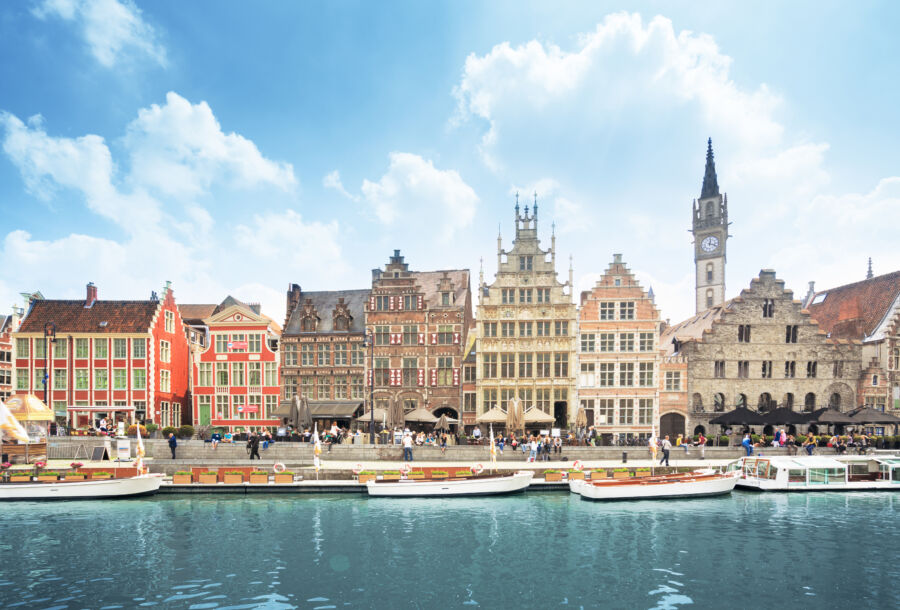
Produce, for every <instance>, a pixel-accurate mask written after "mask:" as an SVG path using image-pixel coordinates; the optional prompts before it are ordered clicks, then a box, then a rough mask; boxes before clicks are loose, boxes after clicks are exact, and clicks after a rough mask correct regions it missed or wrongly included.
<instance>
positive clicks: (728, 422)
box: [709, 407, 766, 426]
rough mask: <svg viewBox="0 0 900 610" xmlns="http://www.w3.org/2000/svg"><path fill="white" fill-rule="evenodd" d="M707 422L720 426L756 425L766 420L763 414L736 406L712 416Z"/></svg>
mask: <svg viewBox="0 0 900 610" xmlns="http://www.w3.org/2000/svg"><path fill="white" fill-rule="evenodd" d="M709 423H711V424H718V425H721V426H737V425H745V426H758V425H760V424H765V423H766V422H765V420H764V419H763V416H762V415H760V414H759V413H757V412H756V411H751V410H750V409H748V408H747V407H738V408H737V409H735V410H734V411H728V412H727V413H722V414H721V415H719V416H718V417H714V418H713V419H711V420H709Z"/></svg>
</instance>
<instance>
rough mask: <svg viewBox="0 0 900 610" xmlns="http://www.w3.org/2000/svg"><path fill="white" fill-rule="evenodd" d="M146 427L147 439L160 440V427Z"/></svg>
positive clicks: (155, 425)
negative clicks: (158, 432)
mask: <svg viewBox="0 0 900 610" xmlns="http://www.w3.org/2000/svg"><path fill="white" fill-rule="evenodd" d="M144 427H145V428H147V438H158V437H159V435H158V434H157V431H159V426H158V425H157V424H150V423H148V424H147V425H146V426H144Z"/></svg>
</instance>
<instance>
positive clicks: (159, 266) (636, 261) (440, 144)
mask: <svg viewBox="0 0 900 610" xmlns="http://www.w3.org/2000/svg"><path fill="white" fill-rule="evenodd" d="M898 22H900V4H898V3H895V2H866V1H864V2H857V3H845V2H830V1H827V0H826V1H822V0H817V1H815V2H799V1H798V2H792V3H781V2H775V1H763V2H757V3H747V2H727V1H726V2H636V3H635V2H632V3H627V4H622V3H611V2H577V1H567V2H505V1H495V2H468V1H459V2H427V3H426V2H417V1H412V0H410V1H404V2H399V1H394V2H383V3H371V2H353V1H350V0H345V1H340V2H314V1H310V2H302V3H301V2H258V3H245V2H232V1H218V2H212V1H198V2H188V3H184V2H175V1H165V0H161V1H158V2H152V3H151V2H137V3H136V2H132V1H131V0H118V1H117V0H96V1H94V2H76V1H73V0H35V1H31V2H5V3H0V219H2V220H0V260H2V268H0V311H2V312H4V313H8V310H9V308H11V307H12V306H13V305H21V304H22V298H21V297H20V293H22V292H32V291H35V290H40V291H41V292H42V293H43V294H44V296H45V297H47V298H75V299H77V298H83V297H84V293H85V288H84V286H85V284H87V283H88V282H94V283H95V284H97V285H98V287H99V292H100V298H106V299H113V298H116V299H145V298H148V297H149V296H150V293H151V291H154V290H156V291H159V290H160V289H161V287H162V286H163V285H164V283H165V282H166V281H171V282H172V286H173V288H174V291H175V297H176V300H177V301H178V302H180V303H218V302H221V301H222V300H223V299H224V298H225V297H226V296H227V295H229V294H230V295H233V296H235V297H237V298H240V299H243V300H245V301H248V302H259V303H261V304H262V306H263V311H264V313H266V314H268V315H269V316H271V317H273V318H274V319H276V320H281V319H283V316H284V301H285V291H286V289H287V288H288V285H289V284H290V283H297V284H299V285H301V286H302V288H303V289H304V290H310V291H313V290H337V289H354V288H365V287H367V286H370V285H371V284H370V282H371V270H372V269H373V268H377V267H383V266H384V265H385V264H386V263H387V260H388V257H389V256H390V255H391V253H392V252H393V250H394V249H399V250H401V253H402V254H403V255H404V256H405V257H406V261H407V262H408V263H409V264H410V268H411V269H414V270H420V271H427V270H435V269H452V268H468V269H471V270H472V278H473V285H472V288H473V290H474V289H475V287H476V283H477V281H478V273H479V268H480V266H481V265H482V263H481V262H480V261H481V260H482V259H483V270H484V276H485V280H486V281H487V282H488V283H490V282H492V281H493V277H494V273H495V271H496V261H497V256H496V254H497V252H496V248H497V235H498V231H499V233H500V235H501V236H502V238H503V247H504V248H505V249H509V248H511V247H512V244H511V240H512V237H513V236H514V226H513V218H514V216H513V214H514V211H513V206H514V205H515V193H517V192H518V193H520V198H521V200H522V203H523V205H524V204H525V203H531V202H532V201H533V199H534V193H537V200H538V203H539V209H540V212H539V235H540V237H541V239H542V241H543V245H544V247H549V242H550V233H551V223H555V227H556V228H555V231H556V238H557V240H556V244H557V261H558V265H559V274H560V280H561V281H566V279H567V277H568V269H567V266H568V265H567V263H568V260H569V257H570V256H571V257H572V261H573V266H574V276H575V289H576V295H577V294H578V293H580V292H581V291H582V290H588V289H590V288H591V286H592V285H593V284H594V282H595V281H596V280H597V279H598V278H599V276H600V274H602V272H603V271H604V270H605V269H606V267H607V266H608V264H609V262H610V261H611V260H612V257H613V254H614V253H621V254H622V255H623V258H624V260H625V262H626V263H627V264H628V266H629V267H630V268H631V269H632V270H634V272H635V274H636V275H637V277H638V278H639V280H640V282H641V284H642V285H643V286H644V287H649V286H652V287H653V290H654V293H655V294H656V300H657V304H658V305H659V307H660V309H661V311H662V316H663V318H668V319H671V321H672V322H676V321H679V320H682V319H684V318H686V317H688V316H690V315H692V314H693V308H694V265H693V246H692V242H691V236H690V233H689V232H688V229H689V228H690V224H691V205H692V201H693V199H695V198H697V197H699V195H700V186H701V182H702V178H703V168H704V163H705V153H706V141H707V138H712V141H713V147H714V150H715V158H716V168H717V171H718V179H719V186H720V188H721V190H722V191H723V192H725V193H727V196H728V202H729V220H730V221H731V222H732V225H731V227H730V234H731V237H730V238H729V240H728V243H727V260H728V263H727V270H726V296H727V297H728V298H731V297H733V296H737V295H738V294H739V293H740V290H741V289H742V288H745V287H747V286H748V285H749V283H750V280H751V279H752V278H754V277H756V276H757V275H758V273H759V270H760V269H763V268H770V269H774V270H775V271H776V272H777V274H778V276H779V277H780V278H782V279H784V280H785V282H786V286H787V288H789V289H792V290H793V291H794V294H795V297H796V298H801V297H802V296H803V295H804V294H805V293H806V290H807V283H808V282H809V281H815V282H816V287H817V289H820V290H821V289H825V288H828V287H832V286H836V285H841V284H844V283H848V282H853V281H858V280H861V279H863V278H864V277H865V273H866V265H867V259H868V257H871V258H872V260H873V268H874V272H875V274H876V275H878V274H882V273H888V272H891V271H895V270H897V269H900V248H897V247H896V241H897V240H896V233H897V227H900V147H898V146H897V144H896V134H897V133H900V113H898V112H897V108H900V99H898V98H900V78H898V76H900V74H898V72H900V68H898V62H897V58H898V57H900V38H898V37H897V36H896V35H895V31H894V25H895V24H896V23H898Z"/></svg>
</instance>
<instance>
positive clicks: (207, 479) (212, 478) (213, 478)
mask: <svg viewBox="0 0 900 610" xmlns="http://www.w3.org/2000/svg"><path fill="white" fill-rule="evenodd" d="M218 480H219V477H218V475H217V474H216V473H215V472H213V473H209V472H204V473H202V474H201V475H200V482H201V483H203V484H204V485H215V484H216V483H217V482H218Z"/></svg>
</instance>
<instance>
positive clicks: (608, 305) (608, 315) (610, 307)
mask: <svg viewBox="0 0 900 610" xmlns="http://www.w3.org/2000/svg"><path fill="white" fill-rule="evenodd" d="M615 317H616V304H615V303H614V302H613V301H601V302H600V319H601V320H613V319H615Z"/></svg>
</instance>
